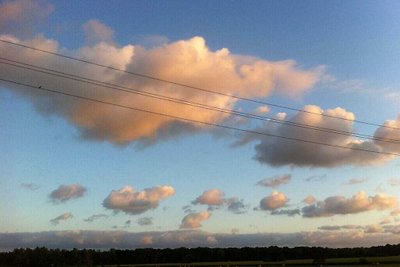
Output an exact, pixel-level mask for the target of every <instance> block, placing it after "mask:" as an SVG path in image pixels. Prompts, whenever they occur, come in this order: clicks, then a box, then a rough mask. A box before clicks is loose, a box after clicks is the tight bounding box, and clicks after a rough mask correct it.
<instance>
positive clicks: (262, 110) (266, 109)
mask: <svg viewBox="0 0 400 267" xmlns="http://www.w3.org/2000/svg"><path fill="white" fill-rule="evenodd" d="M270 110H271V109H270V108H269V107H268V106H259V107H257V108H256V110H255V113H256V114H261V115H262V114H266V113H268V112H270Z"/></svg>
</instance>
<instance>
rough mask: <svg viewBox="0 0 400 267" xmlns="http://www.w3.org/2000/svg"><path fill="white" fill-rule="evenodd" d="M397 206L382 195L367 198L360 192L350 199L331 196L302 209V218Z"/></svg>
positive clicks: (395, 202) (392, 200)
mask: <svg viewBox="0 0 400 267" xmlns="http://www.w3.org/2000/svg"><path fill="white" fill-rule="evenodd" d="M396 206H397V198H396V197H391V196H387V195H384V194H377V195H375V196H367V195H366V194H365V192H363V191H361V192H359V193H357V194H356V195H354V196H352V197H351V198H348V199H346V198H345V197H344V196H332V197H328V198H326V199H325V200H324V201H318V202H316V203H315V204H313V205H309V206H306V207H303V208H302V214H303V217H330V216H334V215H337V214H342V215H344V214H355V213H360V212H365V211H369V210H386V209H392V208H395V207H396Z"/></svg>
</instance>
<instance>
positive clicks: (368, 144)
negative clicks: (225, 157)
mask: <svg viewBox="0 0 400 267" xmlns="http://www.w3.org/2000/svg"><path fill="white" fill-rule="evenodd" d="M303 110H304V111H306V112H298V113H297V114H295V115H294V116H292V117H287V118H285V122H287V123H295V124H303V125H304V124H306V125H308V127H312V129H310V128H308V129H307V128H304V127H293V126H290V125H287V124H276V123H272V122H269V123H266V124H265V125H264V126H262V127H260V128H258V129H257V131H259V132H265V133H267V134H271V135H276V136H284V137H287V138H293V139H301V140H306V141H311V142H317V143H323V144H328V145H332V146H341V147H349V148H350V149H343V148H338V147H331V146H327V145H319V144H310V143H305V142H298V141H291V140H285V139H281V138H278V137H271V136H261V135H260V136H257V135H251V136H245V137H243V140H242V141H239V142H238V143H239V144H244V143H247V142H251V141H258V144H257V145H256V146H255V151H256V155H255V159H256V160H258V161H259V162H261V163H265V164H269V165H272V166H283V165H289V166H318V167H335V166H340V165H348V164H350V165H362V166H364V165H369V164H377V163H382V162H384V161H387V160H389V159H392V158H393V156H390V155H385V154H379V153H367V152H364V151H357V150H356V149H362V150H371V151H375V152H394V151H395V150H396V148H397V149H399V148H400V146H394V145H393V146H391V145H389V144H388V143H387V142H386V143H385V142H380V141H375V140H367V141H362V140H359V139H357V138H355V137H352V136H349V135H348V134H347V135H346V134H336V133H332V132H321V131H317V130H315V128H319V129H322V128H324V129H335V130H336V131H343V132H347V133H348V132H353V131H354V128H353V121H354V120H355V116H354V114H353V113H352V112H349V111H347V110H345V109H343V108H340V107H338V108H335V109H328V110H323V109H321V108H320V107H318V106H313V105H307V106H305V107H304V108H303ZM311 113H317V114H311ZM318 114H322V115H318ZM323 115H326V116H323ZM332 117H337V118H341V119H342V120H341V119H337V118H332ZM397 123H398V122H396V123H395V122H394V121H390V122H386V124H388V125H397ZM397 132H399V131H397ZM398 134H400V133H398ZM374 136H380V137H387V138H389V137H390V138H397V139H399V136H397V134H395V133H394V131H391V130H390V129H386V128H383V127H381V128H379V129H378V130H377V131H376V132H375V134H374Z"/></svg>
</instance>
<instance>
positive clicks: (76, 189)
mask: <svg viewBox="0 0 400 267" xmlns="http://www.w3.org/2000/svg"><path fill="white" fill-rule="evenodd" d="M86 191H87V189H86V188H85V187H83V186H82V185H80V184H71V185H60V186H59V187H58V188H57V189H55V190H53V191H52V192H51V193H50V195H49V198H50V200H51V201H52V202H54V203H62V202H66V201H68V200H71V199H76V198H80V197H83V196H84V195H85V193H86Z"/></svg>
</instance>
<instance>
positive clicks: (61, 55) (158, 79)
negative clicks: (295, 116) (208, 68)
mask: <svg viewBox="0 0 400 267" xmlns="http://www.w3.org/2000/svg"><path fill="white" fill-rule="evenodd" d="M0 42H3V43H6V44H10V45H14V46H18V47H21V48H26V49H30V50H34V51H38V52H42V53H46V54H50V55H54V56H58V57H61V58H65V59H69V60H73V61H77V62H81V63H85V64H90V65H93V66H97V67H102V68H107V69H110V70H113V71H117V72H122V73H126V74H130V75H134V76H137V77H142V78H146V79H151V80H155V81H159V82H164V83H169V84H173V85H177V86H181V87H186V88H190V89H193V90H198V91H202V92H206V93H210V94H217V95H221V96H226V97H231V98H234V99H237V100H242V101H247V102H251V103H255V104H262V105H268V106H271V107H276V108H281V109H286V110H291V111H296V112H302V113H308V114H314V115H319V116H324V117H329V118H333V119H338V120H344V121H351V122H354V123H360V124H364V125H369V126H377V127H383V128H389V129H395V130H400V128H399V127H393V126H389V125H385V124H378V123H372V122H368V121H363V120H357V119H354V120H353V119H348V118H343V117H338V116H333V115H329V114H325V113H320V112H313V111H309V110H304V109H299V108H293V107H290V106H286V105H280V104H275V103H272V102H267V101H262V100H258V99H251V98H246V97H241V96H238V95H234V94H229V93H224V92H220V91H215V90H211V89H206V88H202V87H197V86H192V85H188V84H184V83H180V82H175V81H171V80H167V79H163V78H160V77H155V76H151V75H147V74H142V73H138V72H133V71H128V70H124V69H120V68H116V67H113V66H107V65H104V64H101V63H98V62H93V61H89V60H86V59H82V58H76V57H72V56H68V55H64V54H61V53H57V52H52V51H48V50H44V49H40V48H37V47H33V46H29V45H26V44H22V43H16V42H12V41H9V40H4V39H0Z"/></svg>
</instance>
